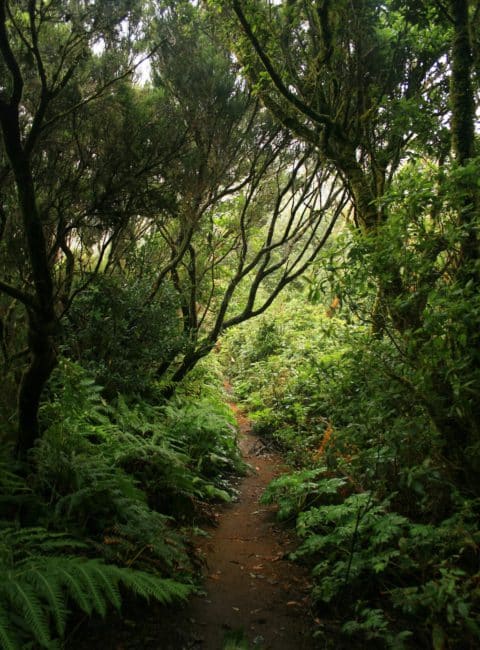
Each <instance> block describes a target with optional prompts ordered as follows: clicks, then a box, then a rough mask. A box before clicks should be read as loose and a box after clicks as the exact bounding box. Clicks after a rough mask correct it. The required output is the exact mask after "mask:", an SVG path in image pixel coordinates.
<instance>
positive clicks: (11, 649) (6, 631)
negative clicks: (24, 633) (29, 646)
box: [0, 606, 20, 650]
mask: <svg viewBox="0 0 480 650" xmlns="http://www.w3.org/2000/svg"><path fill="white" fill-rule="evenodd" d="M0 647H1V648H3V650H18V648H19V647H20V644H19V642H18V638H17V637H16V635H15V632H14V630H13V629H12V626H11V622H10V617H9V615H8V614H7V612H6V611H5V610H4V609H3V608H2V607H1V606H0Z"/></svg>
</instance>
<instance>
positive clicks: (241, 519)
mask: <svg viewBox="0 0 480 650" xmlns="http://www.w3.org/2000/svg"><path fill="white" fill-rule="evenodd" d="M232 407H233V408H234V410H235V411H236V414H237V419H238V423H239V427H240V448H241V450H242V454H243V457H244V459H245V461H246V462H247V463H248V464H249V465H250V466H251V471H249V472H248V474H247V476H246V477H245V478H242V479H241V480H239V484H238V489H239V495H238V500H237V501H235V502H234V503H232V504H229V505H228V506H225V507H223V508H222V509H221V511H220V513H219V515H218V526H216V527H212V528H211V529H210V530H209V533H210V535H209V537H205V538H199V541H198V552H199V553H200V555H201V556H203V557H204V560H205V594H204V595H203V596H197V597H195V598H193V599H192V600H191V601H190V602H189V603H188V604H186V605H185V606H184V607H183V608H182V607H179V605H178V603H175V604H174V605H172V606H171V607H163V608H162V607H161V606H158V605H153V606H148V607H147V608H146V609H142V607H141V606H140V605H135V606H134V607H133V608H130V610H129V611H128V610H127V609H126V608H125V607H124V608H123V610H122V611H123V613H122V614H118V615H113V614H112V615H110V616H109V618H108V619H107V620H106V621H101V620H97V619H89V618H88V617H84V622H83V623H82V624H81V626H78V629H77V633H76V635H75V637H74V638H73V640H72V641H71V643H69V644H67V647H68V649H69V650H87V648H88V650H91V649H94V650H97V648H102V650H224V648H228V650H230V649H231V648H235V650H237V649H245V650H246V649H247V648H248V649H249V650H253V649H255V648H259V649H262V650H313V648H315V647H316V646H315V644H314V642H313V640H312V639H311V638H310V637H309V635H308V629H309V617H308V574H307V573H306V571H303V570H302V568H301V567H298V566H297V565H295V564H293V563H291V562H289V561H288V560H286V559H285V555H286V554H288V552H289V551H290V550H291V549H293V547H294V543H293V536H292V533H291V531H288V530H286V529H285V528H283V527H282V526H280V525H279V524H277V523H276V521H275V511H274V508H272V507H266V506H263V505H261V504H260V503H259V498H260V496H261V495H262V493H263V491H264V489H265V487H266V486H267V485H268V483H269V482H270V481H271V480H272V479H273V478H274V477H275V476H278V475H279V474H280V473H281V471H282V459H281V458H280V456H278V455H277V454H272V453H269V452H268V451H267V450H266V449H265V448H264V447H263V445H262V444H261V441H260V440H259V439H258V438H257V437H255V436H253V435H252V434H251V433H250V423H249V421H248V420H247V419H246V418H245V417H244V416H243V415H242V414H241V413H240V412H239V411H238V410H237V409H235V406H234V405H232ZM127 611H128V614H126V613H125V612H127ZM235 635H238V636H239V637H241V638H242V639H243V640H244V644H243V645H242V644H238V645H235V644H233V645H230V646H229V645H226V642H227V640H229V639H232V638H233V637H234V636H235ZM247 643H248V645H247Z"/></svg>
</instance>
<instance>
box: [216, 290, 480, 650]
mask: <svg viewBox="0 0 480 650" xmlns="http://www.w3.org/2000/svg"><path fill="white" fill-rule="evenodd" d="M433 299H434V298H433ZM300 300H301V299H297V300H296V299H295V297H293V296H291V297H290V301H289V303H284V304H282V305H278V306H277V308H276V310H275V312H274V313H272V314H270V315H267V316H265V317H264V318H265V322H264V323H263V324H260V325H259V326H257V327H252V328H250V329H249V331H247V330H242V331H239V332H236V333H233V334H232V335H230V337H227V339H226V341H225V342H224V346H223V354H224V355H225V357H226V358H227V359H228V362H229V365H228V367H229V371H230V375H231V378H232V382H233V385H234V387H235V391H236V394H237V396H238V398H239V399H240V400H242V401H243V402H244V403H245V404H246V406H247V407H248V408H249V409H250V411H251V414H252V417H253V420H254V422H255V429H256V431H257V433H258V434H259V435H261V436H262V437H264V438H266V439H269V440H273V441H275V442H276V443H277V444H279V445H280V446H281V447H282V448H283V449H284V450H286V452H287V454H288V456H289V458H290V460H291V462H292V463H293V465H296V469H295V470H294V471H292V472H290V473H287V474H285V475H283V476H281V477H279V478H277V479H275V480H274V481H273V482H272V483H271V484H270V486H269V487H268V488H267V490H266V492H265V494H264V496H263V500H264V502H265V503H276V504H278V517H279V518H281V519H284V520H285V521H286V522H287V523H288V522H291V523H292V524H294V525H295V526H296V531H297V534H298V537H299V546H298V548H297V549H296V551H295V552H294V553H293V554H292V557H293V558H294V559H295V560H297V561H299V562H302V563H304V564H306V565H307V566H308V567H309V568H310V570H311V573H312V581H313V588H312V600H313V603H314V605H315V606H316V607H318V615H317V616H318V618H317V620H318V623H317V626H316V635H317V636H319V637H321V638H322V641H321V642H322V644H324V646H325V647H332V648H339V647H345V648H347V647H349V648H350V647H359V648H364V647H366V645H365V644H367V643H368V647H372V648H373V647H378V648H384V647H390V648H397V649H400V648H405V649H407V648H412V649H413V648H432V647H433V648H434V649H435V650H441V649H443V648H449V649H455V650H460V649H462V650H463V648H471V649H472V650H473V648H476V647H477V646H478V642H479V640H480V589H479V578H480V573H479V564H478V562H479V549H480V531H479V527H478V521H479V515H480V510H479V509H480V499H479V496H478V494H476V493H475V491H474V490H472V489H470V487H469V484H468V483H463V482H461V481H459V473H458V471H457V468H456V467H455V466H453V465H452V463H451V462H450V460H449V456H448V455H447V454H446V453H445V442H444V439H443V438H442V434H441V431H439V430H438V428H437V427H436V424H435V421H434V419H432V415H431V412H430V408H429V402H428V398H429V395H425V394H424V391H425V383H424V384H423V385H421V384H420V381H419V375H420V374H422V377H423V378H424V382H425V381H427V379H428V374H429V372H430V368H431V367H432V363H430V366H429V367H428V366H427V367H425V366H421V365H419V364H417V365H414V364H413V363H412V362H411V360H410V358H409V356H408V355H407V354H406V353H405V348H404V347H403V346H404V344H405V340H406V339H408V337H409V336H411V335H405V337H404V338H402V339H399V338H398V337H397V336H396V337H393V335H392V337H389V336H383V337H382V336H378V335H375V334H373V333H372V330H371V325H370V324H369V323H363V322H362V321H361V320H360V319H358V318H352V317H351V313H350V316H349V317H348V318H347V317H342V313H341V311H340V312H339V311H338V309H337V310H336V311H335V312H334V313H333V314H332V310H331V309H330V308H329V305H328V304H327V305H325V306H321V305H319V304H305V303H304V302H303V301H302V302H300ZM451 309H453V307H451ZM265 338H267V339H268V340H267V342H265ZM259 342H260V343H262V344H261V345H258V343H259ZM399 342H400V343H402V346H401V347H400V345H399ZM267 343H268V345H267ZM457 352H458V350H457ZM332 630H336V631H337V634H333V635H332Z"/></svg>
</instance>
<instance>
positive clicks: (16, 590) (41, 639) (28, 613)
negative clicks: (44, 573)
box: [8, 579, 50, 647]
mask: <svg viewBox="0 0 480 650" xmlns="http://www.w3.org/2000/svg"><path fill="white" fill-rule="evenodd" d="M9 587H10V588H9V589H8V596H9V597H10V600H11V602H12V604H13V605H14V606H15V607H16V608H18V609H20V611H21V612H22V615H23V618H24V619H25V622H26V623H27V625H28V627H29V628H30V630H31V631H32V632H33V634H34V636H35V639H36V641H38V643H40V645H42V646H43V647H48V644H49V642H50V630H49V621H48V615H47V611H46V610H45V608H44V606H43V603H42V601H41V599H40V598H39V596H38V594H37V593H36V591H35V589H34V588H33V587H32V586H31V585H30V584H29V583H28V582H26V581H25V580H21V579H20V580H14V581H12V582H11V583H10V585H9Z"/></svg>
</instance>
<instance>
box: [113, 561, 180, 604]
mask: <svg viewBox="0 0 480 650" xmlns="http://www.w3.org/2000/svg"><path fill="white" fill-rule="evenodd" d="M115 572H116V573H117V576H118V578H119V580H120V581H121V582H122V583H123V584H124V585H125V587H127V588H128V589H130V590H131V591H133V593H135V594H137V595H139V596H143V597H144V598H146V599H147V600H149V599H150V598H154V599H155V600H158V601H159V602H161V603H163V604H169V603H171V602H173V601H175V600H185V599H186V598H187V597H188V596H189V594H191V593H192V587H190V586H189V585H185V584H182V583H180V582H176V581H175V580H171V579H169V578H157V577H156V576H153V575H151V574H149V573H145V572H144V571H132V570H131V569H124V568H120V567H116V568H115Z"/></svg>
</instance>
